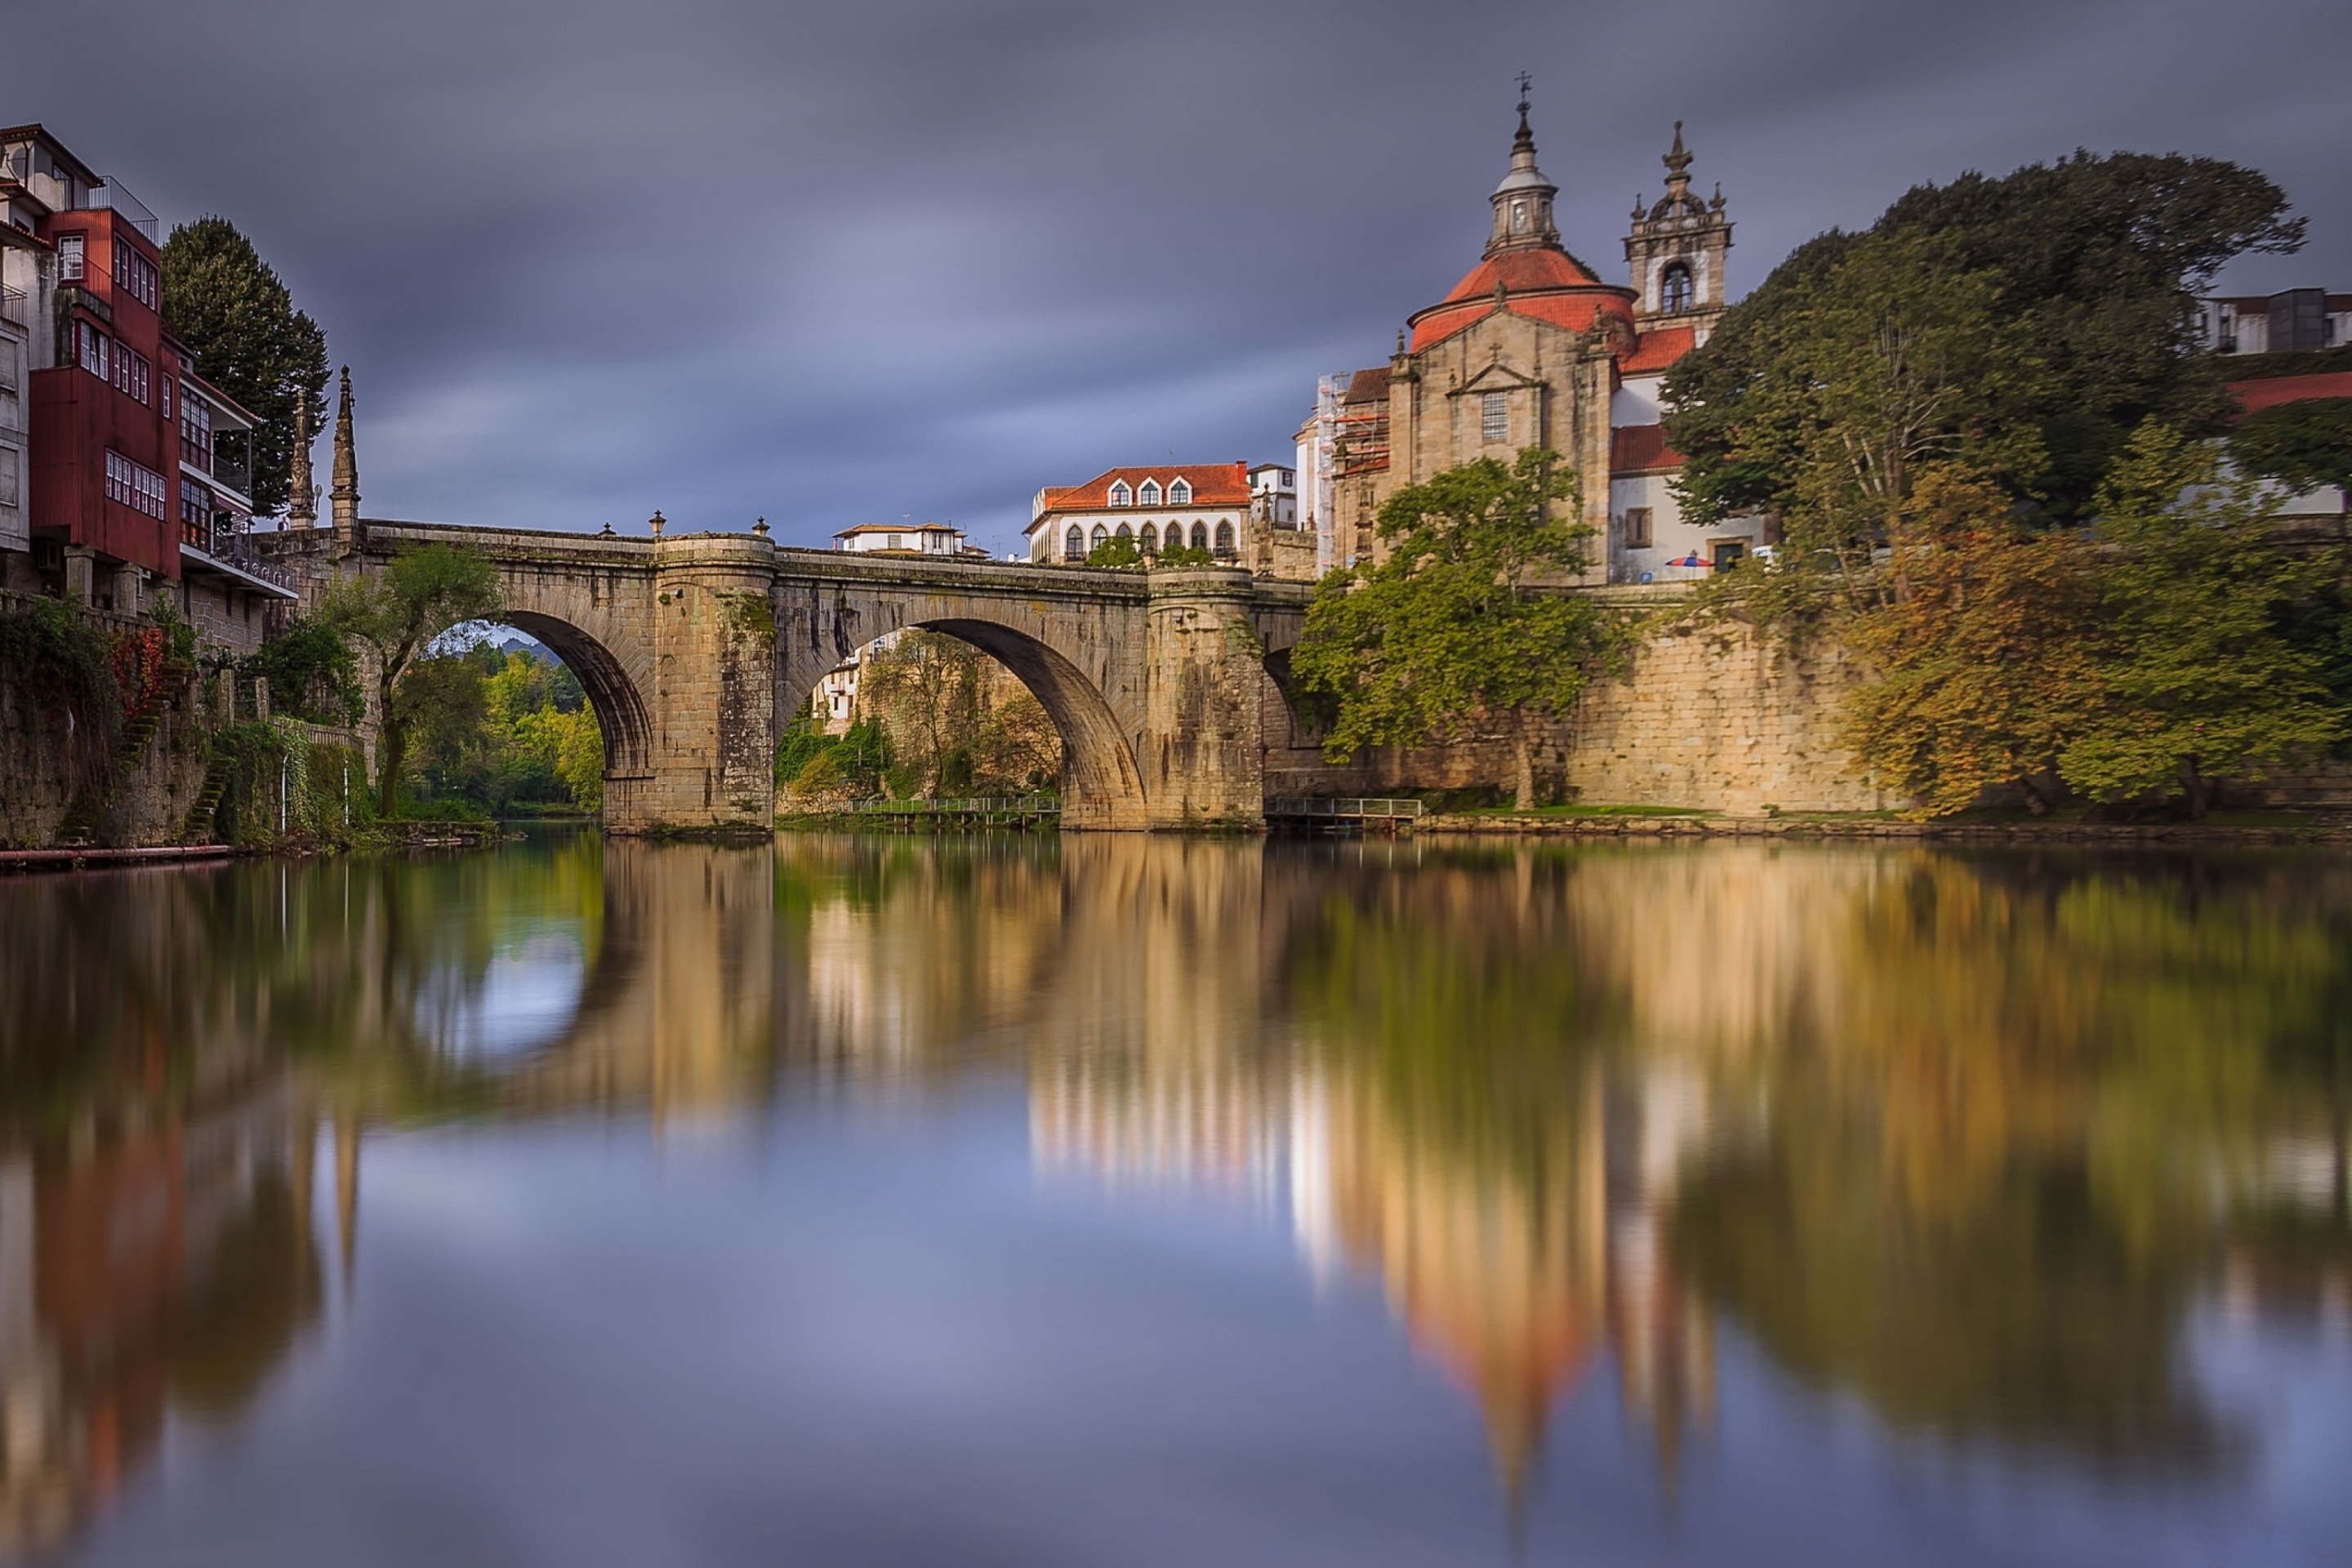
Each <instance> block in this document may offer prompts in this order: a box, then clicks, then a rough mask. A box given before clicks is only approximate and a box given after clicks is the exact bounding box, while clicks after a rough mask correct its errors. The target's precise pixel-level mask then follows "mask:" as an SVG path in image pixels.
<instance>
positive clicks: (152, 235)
mask: <svg viewBox="0 0 2352 1568" xmlns="http://www.w3.org/2000/svg"><path fill="white" fill-rule="evenodd" d="M89 205H91V206H94V207H108V208H111V209H112V210H113V211H115V212H117V213H120V214H121V216H122V219H123V221H124V222H126V223H128V224H129V225H130V226H131V227H133V228H135V229H137V230H138V231H139V232H140V233H141V234H143V235H145V236H146V237H147V238H148V239H149V241H150V242H151V243H154V244H159V245H160V244H161V243H163V242H162V240H161V238H160V237H158V236H157V235H156V232H155V230H156V226H157V225H156V220H155V215H154V214H153V213H152V211H150V210H149V209H148V206H147V204H146V203H145V202H142V201H141V200H140V199H139V198H138V197H137V196H134V195H131V193H130V192H129V191H126V190H124V189H123V188H122V182H121V181H120V180H118V179H115V178H114V177H113V176H112V175H109V176H108V177H107V181H106V184H102V185H100V186H99V187H97V188H96V189H95V190H93V191H91V192H90V193H89Z"/></svg>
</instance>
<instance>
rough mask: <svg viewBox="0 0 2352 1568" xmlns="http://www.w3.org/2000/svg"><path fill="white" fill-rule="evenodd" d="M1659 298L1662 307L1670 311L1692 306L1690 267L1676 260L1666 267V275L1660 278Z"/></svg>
mask: <svg viewBox="0 0 2352 1568" xmlns="http://www.w3.org/2000/svg"><path fill="white" fill-rule="evenodd" d="M1658 299H1659V301H1660V306H1661V308H1662V309H1664V310H1666V311H1668V312H1669V313H1672V312H1675V311H1680V310H1689V309H1690V308H1691V274H1690V268H1687V267H1685V266H1684V265H1683V264H1682V263H1681V262H1679V261H1676V262H1673V263H1670V264H1669V265H1668V266H1667V268H1666V275H1665V276H1664V278H1662V279H1659V280H1658Z"/></svg>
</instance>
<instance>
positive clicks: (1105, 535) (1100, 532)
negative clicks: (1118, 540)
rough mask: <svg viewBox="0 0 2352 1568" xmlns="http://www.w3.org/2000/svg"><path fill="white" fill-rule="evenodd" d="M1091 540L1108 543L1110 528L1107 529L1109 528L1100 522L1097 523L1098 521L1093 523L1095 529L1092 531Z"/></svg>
mask: <svg viewBox="0 0 2352 1568" xmlns="http://www.w3.org/2000/svg"><path fill="white" fill-rule="evenodd" d="M1092 542H1094V543H1096V544H1108V543H1109V542H1110V530H1109V529H1108V528H1105V527H1104V526H1103V525H1102V524H1101V523H1099V522H1098V523H1097V524H1095V531H1094V535H1093V540H1092Z"/></svg>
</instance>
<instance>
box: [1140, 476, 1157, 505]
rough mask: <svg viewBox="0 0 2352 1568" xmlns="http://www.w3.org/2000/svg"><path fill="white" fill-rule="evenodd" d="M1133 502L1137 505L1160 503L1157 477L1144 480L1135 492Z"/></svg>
mask: <svg viewBox="0 0 2352 1568" xmlns="http://www.w3.org/2000/svg"><path fill="white" fill-rule="evenodd" d="M1135 504H1136V505H1138V506H1158V505H1159V504H1160V481H1159V480H1158V479H1146V480H1144V481H1143V486H1142V488H1141V489H1138V490H1137V491H1136V492H1135Z"/></svg>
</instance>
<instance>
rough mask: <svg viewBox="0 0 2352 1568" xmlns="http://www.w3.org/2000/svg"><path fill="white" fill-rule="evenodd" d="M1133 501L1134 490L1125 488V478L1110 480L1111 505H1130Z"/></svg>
mask: <svg viewBox="0 0 2352 1568" xmlns="http://www.w3.org/2000/svg"><path fill="white" fill-rule="evenodd" d="M1134 502H1135V492H1134V491H1133V490H1130V489H1128V488H1127V481H1126V480H1125V479H1114V480H1113V481H1111V487H1110V504H1111V505H1113V506H1131V505H1133V504H1134Z"/></svg>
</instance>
